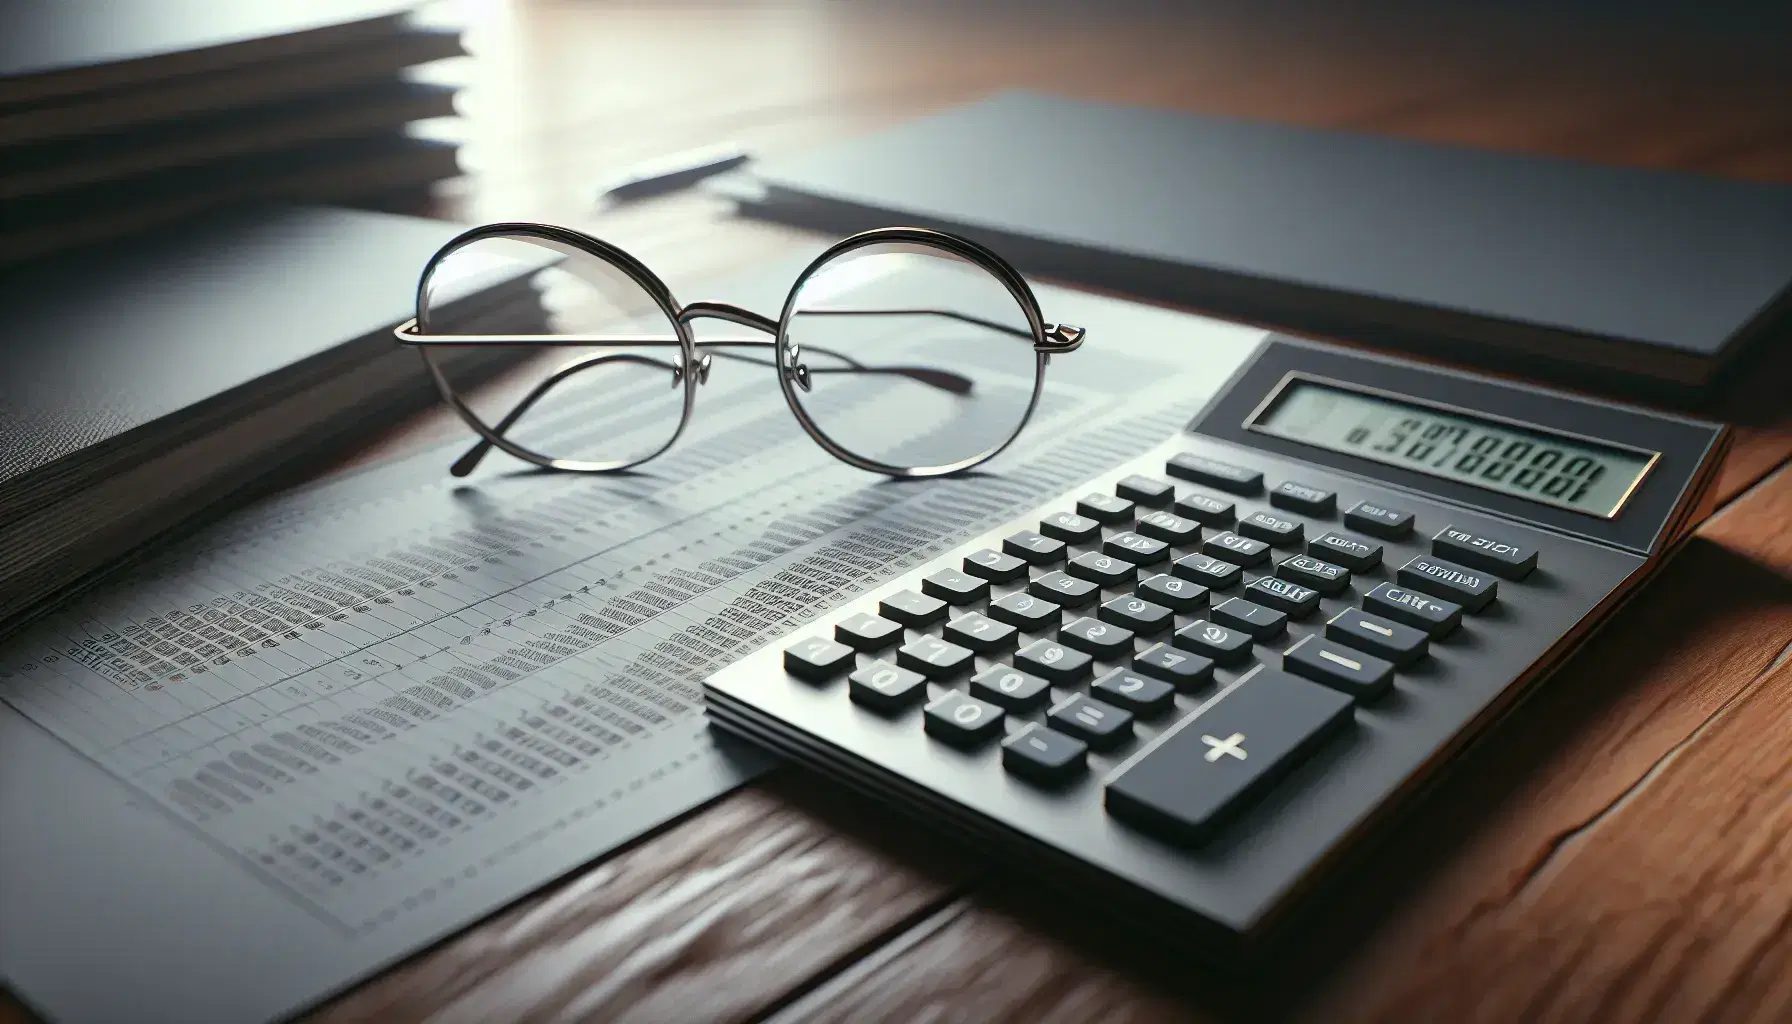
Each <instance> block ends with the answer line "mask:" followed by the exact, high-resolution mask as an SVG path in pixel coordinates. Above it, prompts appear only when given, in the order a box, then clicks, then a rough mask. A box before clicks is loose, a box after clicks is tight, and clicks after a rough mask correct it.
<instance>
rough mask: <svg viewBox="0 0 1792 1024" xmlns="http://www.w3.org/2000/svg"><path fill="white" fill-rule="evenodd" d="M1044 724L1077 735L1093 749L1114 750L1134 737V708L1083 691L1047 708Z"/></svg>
mask: <svg viewBox="0 0 1792 1024" xmlns="http://www.w3.org/2000/svg"><path fill="white" fill-rule="evenodd" d="M1045 724H1046V725H1047V726H1049V727H1050V728H1052V729H1054V730H1056V731H1058V732H1062V733H1068V734H1070V735H1072V736H1075V737H1076V738H1077V739H1079V740H1082V741H1083V742H1084V743H1087V744H1089V748H1090V749H1091V750H1112V749H1114V748H1115V747H1118V746H1120V745H1122V744H1124V743H1125V742H1126V741H1127V740H1130V739H1132V712H1130V711H1125V710H1122V709H1121V708H1117V707H1115V706H1113V705H1112V704H1104V703H1102V702H1101V701H1098V700H1095V699H1093V698H1090V697H1085V696H1083V695H1082V694H1080V693H1079V694H1077V695H1076V696H1074V697H1072V698H1070V699H1069V700H1067V701H1065V702H1064V703H1062V704H1060V705H1058V706H1057V707H1055V708H1053V709H1051V710H1050V711H1048V712H1046V713H1045Z"/></svg>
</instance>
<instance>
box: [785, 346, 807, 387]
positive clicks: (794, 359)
mask: <svg viewBox="0 0 1792 1024" xmlns="http://www.w3.org/2000/svg"><path fill="white" fill-rule="evenodd" d="M801 358H802V349H800V348H798V347H797V346H796V345H791V346H790V368H789V369H788V370H785V371H784V376H785V377H788V378H789V379H791V380H793V381H795V382H796V386H797V387H799V388H802V389H803V390H804V391H805V392H807V391H811V390H813V389H814V386H813V384H812V383H811V382H810V380H809V366H808V364H807V363H804V362H802V361H801Z"/></svg>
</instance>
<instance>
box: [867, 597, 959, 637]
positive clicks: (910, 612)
mask: <svg viewBox="0 0 1792 1024" xmlns="http://www.w3.org/2000/svg"><path fill="white" fill-rule="evenodd" d="M877 610H878V611H880V612H883V614H884V618H886V619H895V620H896V621H897V622H900V623H902V624H903V625H904V626H909V627H911V628H914V629H919V628H921V627H922V626H925V625H927V624H928V623H931V622H938V621H939V620H941V619H943V618H945V617H946V602H944V601H942V600H940V599H939V598H937V597H928V596H927V595H925V594H917V593H915V592H914V591H912V590H898V591H897V592H896V593H894V594H891V595H890V596H889V597H886V598H884V599H883V600H882V601H879V602H878V603H877Z"/></svg>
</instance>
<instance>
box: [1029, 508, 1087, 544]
mask: <svg viewBox="0 0 1792 1024" xmlns="http://www.w3.org/2000/svg"><path fill="white" fill-rule="evenodd" d="M1039 532H1040V533H1043V534H1045V535H1046V536H1047V537H1054V538H1056V539H1058V540H1061V541H1063V542H1064V543H1066V544H1083V543H1086V542H1088V541H1090V540H1093V539H1094V538H1096V537H1099V536H1100V535H1101V524H1100V523H1098V522H1096V521H1095V520H1093V519H1090V518H1089V517H1088V516H1079V515H1077V514H1076V513H1075V512H1059V513H1057V514H1056V515H1049V516H1046V517H1045V518H1044V519H1043V520H1041V521H1040V523H1039Z"/></svg>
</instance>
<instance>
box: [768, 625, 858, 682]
mask: <svg viewBox="0 0 1792 1024" xmlns="http://www.w3.org/2000/svg"><path fill="white" fill-rule="evenodd" d="M852 661H853V658H852V648H850V647H848V646H846V645H845V644H843V643H837V642H835V641H833V640H829V639H828V638H826V637H821V636H815V637H810V638H809V639H807V640H801V641H798V642H797V643H794V644H791V645H790V646H789V647H786V648H784V671H786V672H789V673H790V674H791V675H793V676H801V677H802V678H804V679H809V680H814V681H820V680H823V679H831V678H833V677H834V676H837V675H839V674H840V673H842V672H844V671H846V670H847V669H848V668H850V667H852Z"/></svg>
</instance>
